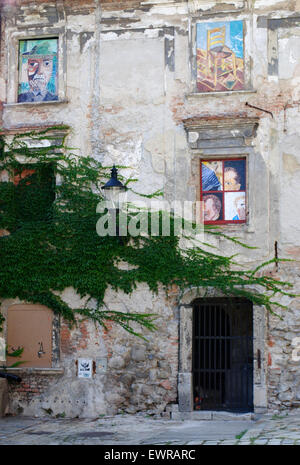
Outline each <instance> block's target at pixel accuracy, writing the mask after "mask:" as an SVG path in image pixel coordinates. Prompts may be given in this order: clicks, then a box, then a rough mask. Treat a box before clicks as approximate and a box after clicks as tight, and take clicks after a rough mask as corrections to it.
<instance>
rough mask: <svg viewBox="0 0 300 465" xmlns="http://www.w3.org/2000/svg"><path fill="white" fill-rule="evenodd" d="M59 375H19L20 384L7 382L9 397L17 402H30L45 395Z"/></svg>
mask: <svg viewBox="0 0 300 465" xmlns="http://www.w3.org/2000/svg"><path fill="white" fill-rule="evenodd" d="M58 376H59V375H38V374H27V373H26V374H21V375H20V377H21V378H22V381H21V383H15V382H13V381H12V382H9V395H10V397H11V398H13V399H14V400H18V401H19V402H30V401H31V400H32V399H33V398H34V397H38V396H40V395H41V394H43V393H45V392H46V391H47V390H48V388H49V386H50V385H51V384H53V383H54V382H55V380H56V379H57V378H58Z"/></svg>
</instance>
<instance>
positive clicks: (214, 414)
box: [170, 405, 256, 421]
mask: <svg viewBox="0 0 300 465" xmlns="http://www.w3.org/2000/svg"><path fill="white" fill-rule="evenodd" d="M174 407H175V408H174ZM170 417H171V420H177V421H178V420H179V421H180V420H199V421H202V420H215V421H216V420H223V421H224V420H227V421H233V420H237V421H242V420H247V421H249V420H254V419H255V418H256V415H255V413H253V412H247V413H234V412H220V411H211V410H201V411H199V410H198V411H193V412H179V411H178V410H177V409H176V406H175V405H174V406H173V409H172V411H171V412H170Z"/></svg>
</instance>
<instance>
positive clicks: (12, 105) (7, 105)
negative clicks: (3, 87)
mask: <svg viewBox="0 0 300 465" xmlns="http://www.w3.org/2000/svg"><path fill="white" fill-rule="evenodd" d="M63 103H69V100H51V101H50V102H16V103H4V104H3V107H4V108H19V107H23V106H24V107H26V106H27V107H28V106H29V107H30V106H40V105H59V104H63Z"/></svg>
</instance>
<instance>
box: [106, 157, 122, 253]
mask: <svg viewBox="0 0 300 465" xmlns="http://www.w3.org/2000/svg"><path fill="white" fill-rule="evenodd" d="M102 189H104V190H105V198H106V200H107V201H108V202H109V203H110V204H111V205H112V209H113V210H115V213H116V232H117V236H118V238H119V241H120V243H122V244H123V240H122V237H121V236H120V234H119V212H120V209H121V208H122V205H123V203H124V200H125V193H126V191H127V187H126V186H124V184H122V183H121V181H119V179H118V170H117V168H116V166H115V165H113V167H112V170H111V177H110V179H109V181H107V183H106V184H104V186H103V187H102Z"/></svg>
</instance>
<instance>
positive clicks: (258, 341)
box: [178, 288, 267, 413]
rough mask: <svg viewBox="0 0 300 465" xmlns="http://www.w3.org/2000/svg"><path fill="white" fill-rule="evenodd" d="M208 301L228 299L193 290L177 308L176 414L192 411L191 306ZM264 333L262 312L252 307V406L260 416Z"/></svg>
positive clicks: (264, 386) (264, 370) (263, 393)
mask: <svg viewBox="0 0 300 465" xmlns="http://www.w3.org/2000/svg"><path fill="white" fill-rule="evenodd" d="M252 290H253V289H252ZM208 297H213V298H217V297H223V298H224V297H228V296H225V295H224V294H222V293H221V292H218V291H216V290H215V289H213V288H209V289H203V290H201V289H200V290H199V288H193V289H189V290H188V291H186V292H185V293H184V295H183V297H182V299H181V301H180V304H179V370H178V409H179V412H193V411H194V399H193V397H194V392H193V373H192V355H193V311H194V302H195V301H196V300H198V301H199V300H200V299H201V298H203V299H206V298H208ZM233 297H234V296H233ZM266 329H267V312H266V310H265V309H264V308H263V307H260V306H257V305H253V405H254V412H255V413H263V412H265V411H266V410H267V383H266V379H267V377H266V373H267V357H266V355H265V354H266V353H267V352H266ZM202 412H203V411H202Z"/></svg>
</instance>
